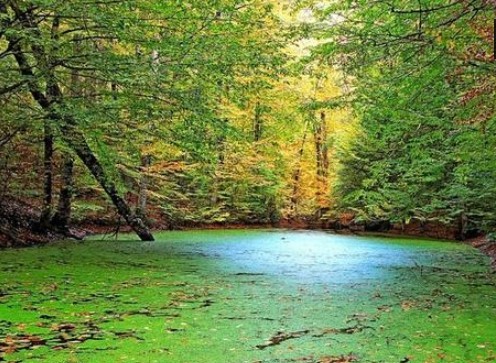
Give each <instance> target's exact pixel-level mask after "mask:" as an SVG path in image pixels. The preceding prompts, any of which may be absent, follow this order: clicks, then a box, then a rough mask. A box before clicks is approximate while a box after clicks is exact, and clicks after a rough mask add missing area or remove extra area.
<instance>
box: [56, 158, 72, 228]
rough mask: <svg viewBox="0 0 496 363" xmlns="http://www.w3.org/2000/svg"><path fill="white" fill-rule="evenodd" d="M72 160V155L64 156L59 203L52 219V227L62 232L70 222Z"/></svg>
mask: <svg viewBox="0 0 496 363" xmlns="http://www.w3.org/2000/svg"><path fill="white" fill-rule="evenodd" d="M73 174H74V159H73V158H72V155H70V154H69V153H66V154H65V155H64V160H63V165H62V186H61V187H60V195H59V203H58V207H57V212H56V213H55V215H54V216H53V218H52V225H53V226H54V227H57V228H58V229H60V230H62V231H68V230H69V224H70V221H71V205H72V196H73V191H74V180H73V179H74V178H73Z"/></svg>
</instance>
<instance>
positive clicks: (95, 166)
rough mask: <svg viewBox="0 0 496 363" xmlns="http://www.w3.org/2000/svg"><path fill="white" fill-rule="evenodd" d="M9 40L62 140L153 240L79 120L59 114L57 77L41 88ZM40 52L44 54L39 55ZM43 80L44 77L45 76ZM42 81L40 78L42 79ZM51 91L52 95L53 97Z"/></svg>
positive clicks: (15, 41)
mask: <svg viewBox="0 0 496 363" xmlns="http://www.w3.org/2000/svg"><path fill="white" fill-rule="evenodd" d="M5 10H6V9H5V6H4V5H3V4H2V3H0V14H4V13H5ZM7 40H8V42H9V45H8V46H9V48H10V50H11V52H12V54H13V55H14V58H15V60H16V62H17V64H18V66H19V72H20V74H21V75H22V76H23V77H26V79H27V80H28V81H27V86H28V88H29V91H30V93H31V95H32V97H33V99H34V100H35V101H36V102H37V103H38V104H39V105H40V107H41V108H43V109H44V110H46V111H47V112H49V115H48V116H47V117H48V119H50V120H52V121H53V122H54V125H57V127H58V128H59V130H60V131H61V137H62V139H63V141H64V142H65V143H66V144H67V145H68V146H69V147H70V148H71V149H72V150H74V152H75V153H76V154H77V156H78V157H79V158H80V159H81V161H82V162H83V163H84V165H85V166H86V167H87V168H88V169H89V170H90V171H91V173H92V174H93V176H94V177H95V179H96V180H97V181H98V183H99V184H100V185H101V186H102V188H103V189H104V190H105V192H106V193H107V195H108V196H109V198H110V199H111V200H112V202H113V203H114V205H115V207H116V208H117V211H118V212H119V214H120V215H121V216H122V217H123V218H124V220H125V221H126V222H127V223H128V224H129V226H131V228H132V229H133V230H134V231H135V232H136V234H137V235H138V236H139V237H140V238H141V239H142V240H143V241H153V240H154V238H153V235H152V234H151V232H150V230H149V229H148V227H146V225H145V224H144V223H143V221H142V220H141V219H140V218H138V217H136V216H134V215H133V213H132V212H131V209H130V208H129V206H128V205H127V204H126V202H125V201H124V199H122V198H121V197H120V196H119V193H118V192H117V188H116V187H115V184H114V183H113V182H112V181H111V180H110V178H109V177H108V176H107V174H106V172H105V169H104V168H103V166H102V164H101V163H100V162H99V160H98V159H97V158H96V157H95V155H94V154H93V152H92V150H91V148H90V147H89V145H88V143H87V141H86V138H85V136H84V134H83V133H82V132H81V131H80V130H79V129H78V128H77V126H76V125H77V122H76V120H75V119H72V118H71V117H70V116H66V115H64V116H62V115H60V114H59V113H58V112H57V111H56V109H54V107H53V106H54V104H55V103H57V104H59V105H60V104H62V103H63V94H62V90H61V89H60V87H59V85H58V84H57V82H56V81H55V78H54V77H50V78H51V79H49V80H47V82H46V83H47V84H50V92H49V93H48V92H47V93H45V92H44V90H43V88H42V87H41V85H40V83H42V82H40V83H39V80H38V78H39V77H37V76H36V75H35V72H34V70H33V67H32V66H31V64H30V62H29V60H28V58H27V57H26V52H24V50H23V49H22V48H21V42H20V39H19V38H17V37H16V36H15V35H10V36H8V37H7ZM40 53H41V54H40ZM35 55H36V56H39V57H42V56H44V50H43V49H37V53H36V54H35ZM42 80H43V79H42ZM42 80H41V81H42ZM49 94H51V95H52V96H53V98H52V97H50V95H49Z"/></svg>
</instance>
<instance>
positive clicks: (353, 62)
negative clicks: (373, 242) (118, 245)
mask: <svg viewBox="0 0 496 363" xmlns="http://www.w3.org/2000/svg"><path fill="white" fill-rule="evenodd" d="M0 11H1V21H2V22H1V31H0V46H1V53H0V67H1V73H0V74H1V76H0V77H1V88H0V102H1V107H2V113H1V116H0V117H1V123H0V148H1V149H0V150H1V153H0V164H1V165H2V172H1V175H0V179H1V180H0V185H1V188H0V203H1V205H2V208H1V209H2V211H1V215H0V227H1V229H0V230H1V232H2V235H3V237H2V241H4V242H3V243H4V244H16V245H18V244H26V243H27V244H29V243H30V240H32V241H36V240H37V237H35V236H30V235H29V234H26V233H20V234H19V233H17V232H18V231H19V232H25V231H26V229H28V230H33V231H35V232H46V231H53V230H55V231H58V232H62V233H69V232H70V229H71V226H78V225H81V226H84V225H89V226H91V225H95V224H100V225H105V224H107V225H115V224H118V223H120V224H123V225H126V224H127V225H129V226H130V227H131V228H132V229H133V230H134V231H135V232H136V233H138V235H139V236H140V237H141V238H142V239H144V240H149V239H152V236H151V233H150V230H149V227H150V226H151V227H155V228H157V227H158V228H159V229H160V228H161V229H165V228H169V229H176V228H181V227H185V226H186V227H187V226H194V225H208V224H220V225H227V224H241V225H253V224H278V223H281V222H282V223H283V224H284V223H286V224H289V225H291V223H292V222H294V221H299V223H303V224H306V225H308V224H313V225H319V226H327V227H329V226H331V227H336V226H338V227H342V225H343V224H344V225H345V226H348V225H350V223H352V224H354V225H356V228H358V229H360V228H364V226H368V225H370V227H371V229H379V230H383V229H390V228H396V229H397V230H405V229H406V230H408V229H413V230H415V229H420V230H422V229H423V230H429V228H430V229H433V230H434V232H435V231H436V230H437V231H438V233H440V236H441V237H456V238H460V239H464V238H465V237H467V236H474V235H477V234H478V233H491V231H492V230H493V229H494V227H495V223H496V214H495V213H496V210H495V206H496V199H495V196H496V159H495V153H494V152H492V151H493V149H494V148H495V145H496V140H495V139H494V138H493V136H492V135H493V134H494V132H493V131H494V127H495V116H494V110H495V86H494V84H495V76H496V72H495V65H494V54H493V53H494V52H493V36H494V24H493V13H494V2H493V1H489V0H481V1H464V0H460V1H421V2H420V3H417V2H416V1H377V2H374V3H373V4H372V5H371V4H370V2H366V1H358V2H356V1H353V2H352V1H341V2H336V3H333V2H330V3H329V4H327V3H326V2H315V3H312V2H311V1H309V2H295V1H286V2H284V1H279V2H277V1H251V2H249V3H245V2H241V1H231V0H230V1H212V2H205V1H196V2H195V1H190V2H177V1H176V2H170V3H167V4H163V3H162V2H158V1H152V0H150V1H120V2H113V1H109V2H107V1H103V2H100V1H96V2H92V1H63V2H62V1H55V0H53V1H48V0H47V1H41V0H39V1H5V0H4V1H2V3H1V7H0ZM409 226H414V227H412V228H409ZM429 226H430V227H429ZM38 239H39V237H38Z"/></svg>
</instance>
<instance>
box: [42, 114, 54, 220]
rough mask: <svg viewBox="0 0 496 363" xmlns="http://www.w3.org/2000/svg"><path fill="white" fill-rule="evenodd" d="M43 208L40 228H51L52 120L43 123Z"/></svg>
mask: <svg viewBox="0 0 496 363" xmlns="http://www.w3.org/2000/svg"><path fill="white" fill-rule="evenodd" d="M43 132H44V136H43V145H44V152H43V206H42V209H41V217H40V227H41V228H42V229H47V228H49V227H50V220H51V218H52V211H53V207H52V200H53V129H52V125H51V120H44V121H43Z"/></svg>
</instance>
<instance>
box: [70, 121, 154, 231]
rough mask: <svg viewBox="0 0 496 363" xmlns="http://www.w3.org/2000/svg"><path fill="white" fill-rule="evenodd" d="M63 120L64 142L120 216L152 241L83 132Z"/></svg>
mask: <svg viewBox="0 0 496 363" xmlns="http://www.w3.org/2000/svg"><path fill="white" fill-rule="evenodd" d="M64 121H65V122H64ZM64 121H62V123H61V131H62V132H61V133H62V138H63V140H64V142H66V143H67V145H69V146H70V147H71V149H72V150H74V152H75V153H76V154H77V156H78V157H79V158H80V159H81V161H82V162H83V163H84V165H85V166H86V167H87V168H88V169H89V170H90V172H91V174H93V176H94V177H95V179H96V180H97V181H98V183H99V184H100V185H101V187H102V188H103V189H104V190H105V192H106V193H107V195H108V196H109V198H110V199H111V200H112V202H113V203H114V205H115V207H116V208H117V211H118V212H119V214H120V215H121V217H122V218H124V220H125V221H126V222H127V224H129V226H130V227H131V228H132V229H133V230H134V231H135V232H136V234H137V235H138V236H139V237H140V238H141V240H143V241H153V240H154V238H153V235H152V234H151V232H150V230H149V228H148V227H147V226H146V225H145V223H144V222H143V220H142V219H141V218H139V217H137V216H136V215H134V214H133V213H132V211H131V208H129V206H128V205H127V203H126V202H125V201H124V199H123V198H122V197H121V196H120V195H119V193H118V191H117V188H116V186H115V184H114V183H113V182H112V181H111V180H110V178H109V177H108V175H107V174H106V172H105V169H104V168H103V166H102V164H101V163H100V161H99V160H98V159H97V158H96V156H95V155H94V154H93V151H92V150H91V148H90V146H89V145H88V142H87V141H86V138H85V137H84V134H83V133H82V132H81V131H80V130H78V129H77V128H76V127H75V126H74V125H72V122H67V120H64Z"/></svg>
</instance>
